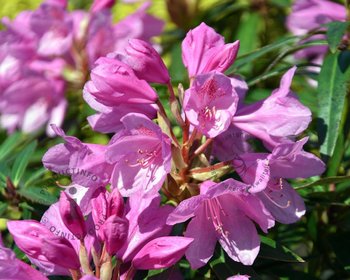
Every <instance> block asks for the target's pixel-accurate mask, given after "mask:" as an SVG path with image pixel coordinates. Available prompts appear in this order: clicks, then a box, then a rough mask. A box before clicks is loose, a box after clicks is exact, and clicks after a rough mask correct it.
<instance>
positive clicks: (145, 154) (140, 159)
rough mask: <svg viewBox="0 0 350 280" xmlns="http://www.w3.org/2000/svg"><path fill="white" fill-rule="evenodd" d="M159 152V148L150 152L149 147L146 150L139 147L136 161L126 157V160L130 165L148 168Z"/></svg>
mask: <svg viewBox="0 0 350 280" xmlns="http://www.w3.org/2000/svg"><path fill="white" fill-rule="evenodd" d="M159 152H160V151H159V149H155V150H153V151H150V152H149V151H148V150H147V149H146V150H142V149H138V150H137V153H136V162H134V163H131V162H130V160H129V159H125V162H126V163H127V164H128V165H129V166H130V167H136V166H141V168H148V167H149V166H150V165H151V164H152V163H153V162H154V160H155V159H156V158H157V156H158V154H159Z"/></svg>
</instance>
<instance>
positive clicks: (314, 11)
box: [286, 0, 346, 72]
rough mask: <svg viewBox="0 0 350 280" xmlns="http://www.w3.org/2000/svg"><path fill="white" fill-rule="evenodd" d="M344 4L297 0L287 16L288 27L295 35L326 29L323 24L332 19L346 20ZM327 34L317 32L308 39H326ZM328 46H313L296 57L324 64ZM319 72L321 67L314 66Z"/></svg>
mask: <svg viewBox="0 0 350 280" xmlns="http://www.w3.org/2000/svg"><path fill="white" fill-rule="evenodd" d="M345 20H346V9H345V7H344V5H341V4H338V3H334V2H332V1H328V0H309V1H304V0H295V1H294V4H293V8H292V13H291V14H290V15H289V16H288V18H287V22H286V25H287V28H288V29H289V30H290V31H291V32H292V33H293V34H295V35H299V36H300V35H305V34H307V33H308V32H309V31H312V30H314V29H317V28H321V29H325V27H323V26H322V25H324V24H327V23H329V22H332V21H345ZM325 38H326V36H325V35H322V34H317V35H314V36H312V37H310V38H309V39H308V40H316V39H325ZM327 49H328V47H327V46H312V47H309V48H306V49H304V50H301V51H298V52H297V53H296V55H295V56H296V58H307V59H309V60H311V61H312V62H314V63H317V64H322V61H323V57H324V55H325V54H326V53H327ZM312 69H313V70H314V71H317V72H319V67H312Z"/></svg>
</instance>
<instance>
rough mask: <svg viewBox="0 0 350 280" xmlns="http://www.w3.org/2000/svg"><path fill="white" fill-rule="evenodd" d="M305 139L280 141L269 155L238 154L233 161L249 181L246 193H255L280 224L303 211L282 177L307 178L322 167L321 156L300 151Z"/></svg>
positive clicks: (300, 201) (294, 192)
mask: <svg viewBox="0 0 350 280" xmlns="http://www.w3.org/2000/svg"><path fill="white" fill-rule="evenodd" d="M307 139H308V138H303V139H301V140H300V141H297V142H296V143H293V142H289V143H284V144H279V145H277V146H276V147H275V148H274V149H273V151H272V153H271V154H265V153H244V154H240V155H239V156H237V157H236V158H235V159H234V160H233V161H232V163H233V166H234V168H235V170H236V171H237V173H238V174H239V175H240V177H241V178H242V180H243V181H244V182H245V183H246V184H250V187H249V192H251V193H256V194H257V195H258V196H259V198H260V199H261V200H262V201H263V202H264V205H265V206H266V208H267V209H268V210H269V211H270V213H271V214H272V215H273V216H274V218H275V219H276V220H277V221H279V222H281V223H285V224H289V223H294V222H296V221H297V220H298V219H300V217H301V216H302V215H304V213H305V205H304V202H303V200H302V198H301V197H300V196H299V195H298V193H297V192H296V191H295V190H294V189H293V188H292V187H290V186H289V184H288V183H287V181H286V180H283V178H300V177H301V178H308V177H311V176H315V175H319V174H321V173H323V172H324V170H325V165H324V163H323V162H322V161H321V160H320V159H318V158H317V157H316V156H314V155H313V154H311V153H307V152H305V151H303V149H302V148H303V145H304V144H305V143H306V141H307Z"/></svg>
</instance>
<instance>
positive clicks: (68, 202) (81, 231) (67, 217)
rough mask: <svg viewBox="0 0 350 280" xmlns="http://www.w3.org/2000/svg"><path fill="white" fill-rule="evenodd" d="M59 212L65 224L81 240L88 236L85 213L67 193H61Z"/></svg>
mask: <svg viewBox="0 0 350 280" xmlns="http://www.w3.org/2000/svg"><path fill="white" fill-rule="evenodd" d="M59 210H60V215H61V218H62V221H63V223H64V224H65V225H66V227H67V228H68V229H69V230H70V231H71V232H72V233H73V234H74V235H75V236H76V237H77V238H79V239H80V240H82V239H84V237H85V235H86V226H85V219H84V216H83V213H82V212H81V210H80V207H79V206H78V204H77V203H76V202H75V201H74V199H72V198H71V197H69V196H68V195H67V194H66V193H65V192H61V196H60V200H59Z"/></svg>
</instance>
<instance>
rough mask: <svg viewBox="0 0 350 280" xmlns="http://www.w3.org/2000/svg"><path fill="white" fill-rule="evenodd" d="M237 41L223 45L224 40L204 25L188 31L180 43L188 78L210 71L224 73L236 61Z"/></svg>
mask: <svg viewBox="0 0 350 280" xmlns="http://www.w3.org/2000/svg"><path fill="white" fill-rule="evenodd" d="M238 49H239V41H236V42H234V43H232V44H225V41H224V38H223V37H222V36H221V35H219V34H218V33H216V32H215V30H214V29H213V28H211V27H209V26H207V25H206V24H205V23H201V24H200V25H199V26H198V27H196V28H194V29H193V30H190V31H189V32H188V33H187V35H186V38H185V39H184V40H183V42H182V61H183V63H184V65H185V66H186V68H187V70H188V75H189V77H190V78H193V77H195V76H196V75H199V74H203V73H208V72H210V71H218V72H224V71H226V70H227V69H228V68H229V67H230V66H231V65H232V64H233V62H234V60H235V59H236V56H237V53H238Z"/></svg>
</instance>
